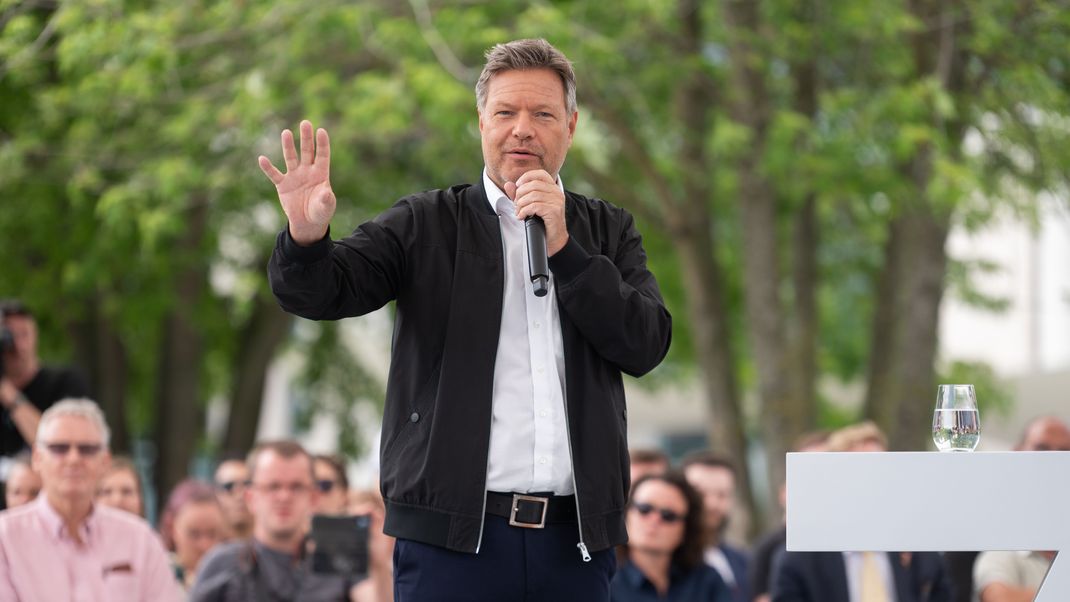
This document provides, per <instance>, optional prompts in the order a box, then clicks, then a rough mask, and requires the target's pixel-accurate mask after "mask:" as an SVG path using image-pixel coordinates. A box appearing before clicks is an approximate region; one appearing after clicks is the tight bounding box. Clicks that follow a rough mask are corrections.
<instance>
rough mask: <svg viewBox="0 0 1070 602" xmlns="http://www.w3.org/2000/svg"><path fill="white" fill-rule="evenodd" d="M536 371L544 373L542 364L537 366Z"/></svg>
mask: <svg viewBox="0 0 1070 602" xmlns="http://www.w3.org/2000/svg"><path fill="white" fill-rule="evenodd" d="M535 371H536V372H538V373H539V374H542V373H543V369H542V366H536V367H535Z"/></svg>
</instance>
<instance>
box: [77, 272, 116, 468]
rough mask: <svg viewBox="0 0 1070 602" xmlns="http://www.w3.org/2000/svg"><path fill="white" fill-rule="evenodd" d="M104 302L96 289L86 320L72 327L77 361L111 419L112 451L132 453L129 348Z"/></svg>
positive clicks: (109, 426) (94, 394)
mask: <svg viewBox="0 0 1070 602" xmlns="http://www.w3.org/2000/svg"><path fill="white" fill-rule="evenodd" d="M101 304H102V300H101V295H100V294H99V293H97V295H95V296H94V298H93V299H92V300H91V301H90V303H89V307H88V310H87V312H86V316H85V318H84V320H82V321H80V322H79V323H78V324H75V325H73V327H72V331H73V332H74V339H75V341H76V343H75V347H76V349H77V351H76V352H77V354H78V365H79V366H81V367H82V368H83V369H85V370H86V371H87V373H88V374H87V376H88V378H89V388H90V390H91V391H92V392H93V399H94V400H95V401H96V402H97V403H98V404H100V408H101V410H103V411H104V417H105V419H106V420H107V421H108V428H109V429H111V450H112V452H113V453H120V454H129V453H130V439H129V436H128V429H127V426H128V425H127V422H126V419H127V418H126V386H127V363H126V349H125V346H124V345H123V342H122V339H121V338H120V337H119V333H118V332H116V330H115V327H114V325H113V323H112V321H111V319H110V318H109V317H108V316H107V315H105V314H104V311H103V309H102V307H101Z"/></svg>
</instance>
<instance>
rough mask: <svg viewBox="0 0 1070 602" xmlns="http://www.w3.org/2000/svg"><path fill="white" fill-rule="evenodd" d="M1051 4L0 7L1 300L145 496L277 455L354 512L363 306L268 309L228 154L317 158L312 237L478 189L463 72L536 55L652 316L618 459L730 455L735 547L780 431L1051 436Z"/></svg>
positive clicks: (363, 456) (1067, 309) (268, 216)
mask: <svg viewBox="0 0 1070 602" xmlns="http://www.w3.org/2000/svg"><path fill="white" fill-rule="evenodd" d="M1068 8H1070V7H1068V6H1067V3H1066V2H1065V1H1044V0H1035V1H1031V0H970V1H969V2H965V1H962V0H908V1H898V0H897V1H886V2H877V1H873V0H837V1H835V2H827V1H821V0H760V1H759V0H754V1H745V0H720V1H716V2H699V1H698V0H618V1H617V2H595V1H593V0H591V1H587V0H562V1H557V2H551V1H536V2H510V1H502V2H494V3H482V2H474V1H471V0H457V1H454V0H440V1H427V0H408V1H407V2H405V1H395V0H391V1H386V0H381V1H380V0H363V1H346V2H343V1H340V0H317V1H315V2H310V1H307V0H306V1H294V0H258V1H256V2H244V1H238V0H230V1H227V2H204V1H196V0H189V1H183V2H152V1H144V0H142V1H135V0H81V1H71V2H62V1H54V0H37V1H14V0H0V198H2V204H0V241H3V242H2V244H0V297H17V298H20V299H22V300H23V301H24V302H25V303H26V304H27V305H29V306H30V307H32V308H33V310H34V313H35V315H36V318H37V322H38V324H39V327H40V330H41V355H42V357H43V358H44V360H45V361H46V362H49V361H51V362H67V363H71V364H74V365H75V366H77V367H78V368H79V369H80V370H81V371H82V372H83V373H84V374H85V376H86V377H87V379H88V380H89V382H90V384H91V387H92V389H93V391H94V392H95V397H96V398H97V399H98V400H99V402H100V403H101V405H102V407H103V408H104V410H105V413H106V414H107V416H108V420H109V422H110V424H111V426H112V428H113V430H114V447H115V448H116V449H117V450H118V451H125V452H128V453H132V454H133V455H134V456H135V457H136V458H137V461H138V464H139V467H140V468H141V469H142V471H143V472H144V474H145V476H146V477H147V478H148V479H149V480H150V482H151V483H152V484H153V489H154V490H155V491H168V490H170V489H171V487H172V486H173V485H174V484H175V483H176V482H177V481H178V480H180V479H182V478H183V477H185V476H186V475H187V474H190V473H192V474H200V475H206V474H208V473H209V472H210V470H211V468H212V467H213V466H214V463H215V460H216V458H218V457H219V456H220V455H222V454H224V453H227V452H244V451H246V450H248V449H249V448H250V447H251V446H252V443H253V442H254V441H255V440H256V439H257V438H258V437H279V436H289V435H294V436H297V437H299V438H300V439H301V440H302V441H303V442H305V443H306V444H307V445H308V447H309V448H310V449H311V450H312V451H316V452H322V451H333V450H338V451H340V452H342V453H344V454H346V455H347V456H348V457H349V458H350V459H351V460H352V468H351V471H352V472H353V477H354V479H355V480H356V482H357V483H360V484H365V485H366V484H370V483H373V482H374V479H375V474H376V473H375V471H376V468H375V466H376V462H377V460H376V458H377V437H378V430H379V417H380V412H381V403H382V398H383V388H384V383H385V374H386V366H387V363H388V361H389V353H390V338H391V328H392V322H391V321H392V315H391V312H392V308H391V307H386V308H384V309H383V310H381V311H379V312H377V313H375V314H372V315H369V316H365V317H361V318H354V319H350V320H345V321H342V322H339V323H315V322H309V321H304V320H297V319H294V318H293V317H291V316H289V315H286V314H284V313H282V312H281V311H280V310H279V309H278V307H277V305H276V304H275V302H274V300H273V299H272V297H271V295H270V292H269V291H268V287H267V283H266V278H265V274H266V270H265V266H266V263H267V258H268V256H269V254H270V252H271V249H272V246H273V243H274V236H275V234H276V233H277V232H278V231H279V230H280V229H281V228H282V227H284V222H283V216H282V212H281V210H280V209H279V208H278V202H277V199H276V197H275V193H274V189H273V187H272V186H271V185H270V183H269V182H268V181H267V179H266V178H264V176H263V175H262V174H261V173H260V170H259V169H258V168H257V166H256V157H257V155H259V154H266V155H268V156H269V157H271V158H272V159H273V160H275V161H276V163H277V164H279V163H281V162H280V154H281V152H280V146H279V141H278V140H279V138H278V136H279V132H280V131H281V130H282V129H283V128H296V125H297V123H298V121H299V120H300V119H302V118H308V119H311V120H312V121H313V123H314V124H315V125H316V126H317V127H319V126H322V127H325V128H327V129H328V131H329V132H330V133H331V140H332V164H333V168H332V180H333V187H334V190H335V191H336V193H337V194H338V198H339V211H338V214H337V216H336V217H335V219H334V222H333V223H334V230H333V235H334V236H335V237H336V238H337V237H340V236H342V235H344V234H345V233H347V232H348V231H350V230H351V229H352V228H354V227H355V226H356V225H357V224H359V223H360V222H362V221H363V220H366V219H368V218H370V217H372V216H374V215H375V214H376V213H378V212H379V211H381V210H383V209H385V208H386V207H388V206H390V205H391V204H392V203H393V202H394V201H395V200H396V199H398V198H400V197H401V196H403V195H405V194H407V193H409V192H412V191H416V190H424V189H429V188H441V187H447V186H450V185H452V184H455V183H459V182H474V181H476V178H478V177H479V173H480V169H481V166H482V157H481V155H480V146H479V132H478V128H477V122H476V110H475V100H474V94H473V92H472V88H473V86H474V83H475V80H476V77H477V76H478V73H479V69H480V68H481V66H482V62H483V52H484V51H485V50H486V49H487V48H488V47H490V46H492V45H493V44H495V43H498V42H501V41H506V40H509V39H514V38H520V37H545V38H547V39H548V40H549V41H550V42H551V43H553V44H554V45H556V46H557V47H558V48H560V49H561V50H562V51H564V52H565V54H566V55H568V56H569V57H570V58H571V59H572V60H573V61H574V63H575V68H576V72H577V78H578V86H579V90H578V98H579V103H580V119H579V126H578V131H577V135H576V139H575V143H574V145H573V148H572V150H571V152H570V155H569V158H568V160H567V161H566V164H565V168H564V170H563V172H562V177H563V179H564V182H565V185H566V186H567V187H568V188H570V189H573V190H576V191H577V192H581V193H584V194H589V195H596V196H600V197H603V198H605V199H607V200H609V201H611V202H613V203H615V204H617V205H620V206H623V207H625V208H627V209H628V210H629V211H631V212H632V213H633V214H635V216H636V218H637V220H638V222H639V229H640V231H641V232H642V233H643V235H644V245H645V247H646V249H647V252H648V255H649V261H650V265H651V267H652V270H653V271H654V273H655V274H656V275H657V277H658V279H659V282H660V284H661V287H662V291H663V293H664V294H665V296H666V300H667V302H668V304H669V307H670V310H671V311H672V313H673V317H674V333H673V345H672V350H671V352H670V356H669V358H668V359H667V360H666V361H665V362H664V364H663V365H662V366H660V367H659V368H658V369H657V370H656V371H655V372H654V373H653V374H652V375H650V376H648V377H646V378H644V379H642V380H641V381H630V382H629V383H628V386H629V389H630V399H629V406H630V414H629V416H630V421H629V422H630V429H631V439H632V443H633V445H635V446H644V447H660V448H662V449H665V450H666V451H668V452H669V453H670V454H671V455H672V456H673V457H674V458H678V457H679V456H680V455H682V454H683V453H685V452H687V451H690V450H694V449H699V448H705V447H710V448H713V449H715V450H717V451H718V452H721V453H723V454H726V455H728V456H729V457H732V458H734V459H736V461H737V462H738V463H739V464H740V468H741V472H740V484H739V491H738V495H739V504H740V506H741V509H742V510H744V511H745V514H747V515H748V516H750V520H749V521H744V522H743V523H742V524H744V525H749V526H747V527H745V531H746V532H747V533H755V532H757V531H759V530H761V528H762V527H763V526H764V525H767V524H772V523H774V522H776V521H777V520H778V516H777V511H776V510H775V501H771V500H772V499H773V498H775V495H774V496H771V494H770V492H771V491H775V490H776V486H777V485H778V484H779V483H780V482H781V480H782V479H783V470H784V468H783V457H784V456H783V454H784V452H785V451H786V450H787V449H789V448H790V447H791V446H792V444H793V442H794V441H795V440H796V438H797V437H799V436H800V435H801V434H803V433H806V432H810V431H813V430H815V429H824V428H835V427H838V426H842V425H844V424H848V423H851V422H854V421H856V420H859V419H863V418H867V419H871V420H873V421H875V422H876V423H877V424H878V425H879V426H880V427H881V428H882V429H883V430H884V431H885V432H886V433H887V434H888V436H889V440H890V445H891V448H892V449H895V450H923V449H930V448H931V445H932V444H931V440H930V427H931V419H932V409H933V403H934V400H935V392H936V385H937V384H938V383H941V382H967V383H973V384H975V385H976V386H977V391H978V398H979V405H980V409H981V413H982V414H981V415H982V426H983V429H984V430H983V433H984V434H983V436H982V443H981V447H980V449H982V450H985V449H988V450H993V449H1007V448H1009V447H1011V446H1012V445H1013V444H1014V438H1015V437H1016V435H1017V433H1018V432H1019V430H1020V428H1021V426H1022V424H1023V423H1024V422H1025V420H1027V419H1028V418H1031V417H1032V416H1034V415H1036V414H1040V413H1046V412H1056V413H1059V412H1061V413H1062V414H1063V416H1064V418H1065V417H1066V412H1067V410H1066V409H1065V408H1066V407H1067V405H1066V404H1067V401H1068V400H1067V393H1066V392H1067V391H1068V390H1070V268H1068V261H1067V260H1068V258H1070V213H1068V209H1070V203H1068V199H1070V196H1068V190H1067V188H1068V187H1067V184H1068V176H1070V169H1068V168H1070V52H1068V48H1070V10H1068ZM151 496H152V494H151V492H150V494H149V503H150V504H152V503H153V502H152V497H151ZM745 535H746V534H744V536H745Z"/></svg>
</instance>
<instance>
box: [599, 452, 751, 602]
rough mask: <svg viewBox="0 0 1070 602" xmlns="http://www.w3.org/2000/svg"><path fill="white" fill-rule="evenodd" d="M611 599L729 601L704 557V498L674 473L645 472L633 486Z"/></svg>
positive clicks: (626, 601) (628, 601)
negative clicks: (624, 539)
mask: <svg viewBox="0 0 1070 602" xmlns="http://www.w3.org/2000/svg"><path fill="white" fill-rule="evenodd" d="M627 512H628V514H627V516H626V517H625V525H626V527H627V529H628V543H627V544H626V545H624V546H621V548H620V550H619V553H618V558H619V560H620V564H621V566H620V569H619V570H618V571H617V574H616V575H615V576H614V577H613V581H612V583H610V594H611V598H612V600H613V602H647V601H654V600H669V601H671V602H684V601H687V602H700V601H703V602H706V601H708V602H727V601H728V600H729V599H730V598H729V590H728V587H727V586H726V585H725V584H724V581H722V580H721V576H720V575H719V574H718V573H717V571H716V570H715V569H713V568H712V567H710V566H707V565H706V564H705V563H704V562H703V560H702V551H703V547H704V542H703V540H702V537H703V535H702V534H703V532H704V531H703V526H702V498H701V497H699V494H698V492H696V491H695V490H694V488H692V487H691V485H689V484H688V482H687V480H686V479H684V476H683V475H682V474H681V473H679V472H676V471H670V472H666V473H664V474H660V475H647V476H645V477H642V478H640V479H639V480H638V481H636V483H635V484H634V485H633V486H632V493H631V498H630V500H629V502H628V511H627Z"/></svg>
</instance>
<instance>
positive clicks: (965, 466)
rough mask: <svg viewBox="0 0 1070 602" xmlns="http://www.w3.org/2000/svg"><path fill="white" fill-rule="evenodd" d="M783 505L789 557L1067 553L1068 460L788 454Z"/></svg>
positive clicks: (1064, 567) (1054, 581) (1067, 577)
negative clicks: (806, 554)
mask: <svg viewBox="0 0 1070 602" xmlns="http://www.w3.org/2000/svg"><path fill="white" fill-rule="evenodd" d="M787 498H788V504H787V505H788V507H787V527H788V529H787V547H788V550H789V551H815V552H816V551H866V550H869V551H914V552H920V551H945V552H950V551H971V550H979V551H980V550H1055V551H1060V550H1066V551H1070V452H944V453H940V452H901V453H867V452H839V453H833V452H824V453H823V452H809V453H790V454H788V457H787ZM1065 556H1066V555H1065V554H1060V555H1059V556H1057V557H1056V559H1055V562H1054V564H1053V565H1052V568H1051V570H1050V571H1049V572H1048V576H1047V578H1046V579H1045V581H1044V584H1043V586H1042V587H1041V590H1040V593H1039V594H1038V595H1037V598H1036V600H1037V601H1038V602H1066V601H1067V600H1070V562H1068V561H1067V560H1066V558H1065Z"/></svg>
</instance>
